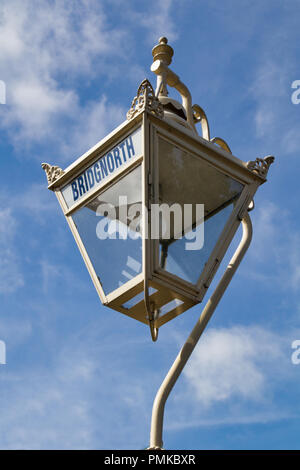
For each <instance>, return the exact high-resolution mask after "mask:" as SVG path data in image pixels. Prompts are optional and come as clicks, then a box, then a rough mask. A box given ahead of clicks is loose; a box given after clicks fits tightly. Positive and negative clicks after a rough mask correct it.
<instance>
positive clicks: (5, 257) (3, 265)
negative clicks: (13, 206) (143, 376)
mask: <svg viewBox="0 0 300 470" xmlns="http://www.w3.org/2000/svg"><path fill="white" fill-rule="evenodd" d="M16 229H17V222H16V220H15V218H14V216H13V215H12V212H11V210H10V208H2V209H1V208H0V292H1V293H4V294H10V293H12V292H15V291H16V290H17V289H18V288H19V287H22V286H23V285H24V279H23V275H22V274H21V271H20V267H19V262H18V258H17V256H16V253H15V246H14V242H15V233H16Z"/></svg>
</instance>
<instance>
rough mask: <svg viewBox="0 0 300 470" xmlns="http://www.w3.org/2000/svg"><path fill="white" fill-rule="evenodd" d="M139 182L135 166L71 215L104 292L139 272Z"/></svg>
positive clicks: (140, 251)
mask: <svg viewBox="0 0 300 470" xmlns="http://www.w3.org/2000/svg"><path fill="white" fill-rule="evenodd" d="M141 184H142V183H141V166H138V167H137V168H135V169H134V170H132V171H131V172H130V173H128V174H127V175H126V176H124V177H123V178H122V179H120V180H119V181H118V182H117V183H115V184H114V185H113V186H111V187H110V188H109V189H107V190H106V191H104V192H103V193H101V194H100V195H98V196H97V197H96V198H94V199H93V200H92V201H90V202H89V203H88V204H87V205H86V206H84V207H83V208H81V209H79V210H78V211H76V212H75V213H74V214H73V216H72V218H73V221H74V223H75V225H76V227H77V230H78V233H79V235H80V237H81V240H82V242H83V244H84V246H85V249H86V251H87V254H88V256H89V258H90V260H91V262H92V264H93V267H94V270H95V272H96V274H97V276H98V279H99V281H100V282H101V285H102V288H103V290H104V292H105V293H106V294H108V293H110V292H112V291H113V290H115V289H117V288H118V287H120V286H122V285H123V284H125V283H126V282H128V281H129V280H130V279H132V278H134V277H135V276H137V275H138V274H140V273H141V272H142V238H141V230H140V217H139V216H140V214H141V210H142V209H141V208H142V201H141V200H142V187H141ZM136 221H138V223H137V222H136Z"/></svg>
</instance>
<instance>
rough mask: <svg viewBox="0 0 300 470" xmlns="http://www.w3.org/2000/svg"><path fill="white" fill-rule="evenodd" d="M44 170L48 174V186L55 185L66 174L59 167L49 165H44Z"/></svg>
mask: <svg viewBox="0 0 300 470" xmlns="http://www.w3.org/2000/svg"><path fill="white" fill-rule="evenodd" d="M42 168H43V170H45V172H46V176H47V180H48V184H51V183H54V182H55V181H56V180H57V179H58V178H59V177H60V176H62V175H63V174H64V170H62V169H61V168H60V167H59V166H53V165H49V163H42Z"/></svg>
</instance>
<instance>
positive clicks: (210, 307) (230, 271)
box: [149, 212, 252, 449]
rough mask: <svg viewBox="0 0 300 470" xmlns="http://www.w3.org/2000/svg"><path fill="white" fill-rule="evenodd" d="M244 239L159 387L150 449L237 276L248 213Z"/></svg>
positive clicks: (247, 241)
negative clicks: (169, 402)
mask: <svg viewBox="0 0 300 470" xmlns="http://www.w3.org/2000/svg"><path fill="white" fill-rule="evenodd" d="M242 227H243V236H242V239H241V241H240V243H239V246H238V247H237V249H236V251H235V253H234V255H233V257H232V258H231V260H230V262H229V264H228V266H227V268H226V271H225V272H224V274H223V276H222V278H221V280H220V282H219V284H218V285H217V287H216V289H215V291H214V292H213V294H212V296H211V297H210V299H209V300H208V301H207V303H206V305H205V307H204V309H203V311H202V313H201V316H200V318H199V320H198V321H197V323H196V325H195V326H194V328H193V330H192V332H191V334H190V336H189V337H188V339H187V341H186V342H185V344H184V346H183V347H182V348H181V350H180V352H179V354H178V356H177V357H176V359H175V361H174V363H173V365H172V367H171V369H170V370H169V372H168V374H167V375H166V377H165V379H164V381H163V383H162V384H161V386H160V388H159V390H158V392H157V394H156V397H155V400H154V403H153V408H152V420H151V432H150V446H149V449H162V446H163V441H162V434H163V418H164V408H165V404H166V401H167V399H168V396H169V394H170V392H171V390H172V388H173V386H174V385H175V383H176V381H177V379H178V377H179V375H180V374H181V372H182V370H183V368H184V366H185V364H186V363H187V361H188V359H189V357H190V355H191V354H192V352H193V350H194V348H195V346H196V344H197V342H198V340H199V338H200V336H201V334H202V333H203V331H204V329H205V327H206V325H207V323H208V322H209V320H210V318H211V317H212V315H213V313H214V311H215V309H216V307H217V305H218V303H219V301H220V300H221V298H222V296H223V294H224V292H225V290H226V288H227V287H228V285H229V283H230V281H231V279H232V277H233V275H234V273H235V272H236V270H237V268H238V266H239V264H240V262H241V261H242V259H243V257H244V255H245V253H246V251H247V249H248V247H249V245H250V243H251V239H252V223H251V219H250V216H249V214H248V212H246V213H245V215H244V216H243V219H242Z"/></svg>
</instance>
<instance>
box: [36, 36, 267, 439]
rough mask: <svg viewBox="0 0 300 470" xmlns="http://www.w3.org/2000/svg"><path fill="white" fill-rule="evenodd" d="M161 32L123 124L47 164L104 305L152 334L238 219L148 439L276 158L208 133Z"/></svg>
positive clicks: (184, 298) (212, 264)
mask: <svg viewBox="0 0 300 470" xmlns="http://www.w3.org/2000/svg"><path fill="white" fill-rule="evenodd" d="M167 42H168V41H167V39H166V38H164V37H163V38H160V40H159V44H158V45H156V46H155V47H154V48H153V51H152V55H153V64H152V66H151V70H152V72H154V73H155V74H156V75H157V85H156V90H155V91H154V89H153V87H152V85H151V83H150V82H149V81H148V80H147V79H145V80H143V82H142V83H141V85H140V86H139V88H138V91H137V95H136V96H135V98H134V99H133V101H132V105H131V107H130V109H129V111H128V113H127V119H126V121H125V122H123V124H121V125H120V126H119V127H118V128H117V129H115V130H114V131H113V132H112V133H111V134H109V135H108V136H107V137H105V138H104V139H103V140H101V141H100V142H99V143H97V144H96V145H95V146H94V147H92V148H91V149H90V150H89V151H88V152H86V153H85V154H84V155H83V156H81V157H80V158H78V159H77V160H76V161H75V162H74V163H72V164H71V165H70V166H69V167H67V168H66V169H65V170H62V169H60V168H59V167H57V166H52V165H49V164H47V163H43V164H42V166H43V168H44V170H45V171H46V174H47V178H48V184H49V186H48V187H49V189H51V190H52V191H54V192H55V194H56V196H57V198H58V200H59V203H60V205H61V208H62V210H63V213H64V215H65V217H66V219H67V222H68V224H69V226H70V229H71V231H72V233H73V235H74V238H75V240H76V242H77V245H78V247H79V250H80V252H81V254H82V257H83V259H84V261H85V264H86V266H87V269H88V271H89V273H90V276H91V278H92V280H93V283H94V285H95V288H96V290H97V292H98V294H99V297H100V299H101V301H102V303H103V304H104V305H106V306H107V307H110V308H112V309H114V310H117V311H119V312H121V313H123V314H125V315H127V316H129V317H131V318H134V319H136V320H138V321H140V322H142V323H144V324H146V325H149V327H150V332H151V337H152V339H153V341H156V340H157V337H158V330H159V328H160V327H161V326H162V325H163V324H165V323H166V322H168V321H170V320H171V319H173V318H174V317H176V316H178V315H180V314H181V313H183V312H184V311H185V310H187V309H189V308H190V307H192V306H193V305H195V304H197V303H199V302H201V301H202V300H203V298H204V296H205V293H206V291H207V289H208V287H209V285H210V283H211V281H212V279H213V277H214V275H215V273H216V271H217V269H218V267H219V266H220V263H221V261H222V259H223V257H224V255H225V253H226V251H227V249H228V247H229V244H230V242H231V241H232V239H233V237H234V234H235V233H236V230H237V228H238V227H239V225H240V223H241V222H242V225H243V239H242V242H241V244H240V246H239V248H238V250H237V251H236V254H235V256H234V258H233V260H232V263H231V264H230V266H229V267H228V268H227V270H226V272H225V273H224V275H223V277H222V279H221V281H220V283H219V285H218V287H217V288H216V290H215V292H214V294H213V296H212V297H211V299H210V301H209V302H208V304H207V306H206V307H205V309H204V311H203V314H202V316H201V318H202V320H201V321H200V324H199V325H198V326H197V325H196V327H195V328H196V331H195V332H194V334H193V337H192V338H190V339H189V341H188V345H187V346H186V347H184V348H183V351H182V352H181V353H180V358H179V363H177V365H176V366H174V367H175V369H174V368H173V369H172V371H171V372H170V374H171V376H169V377H168V378H166V382H165V385H164V386H163V388H162V389H161V390H160V392H159V394H158V395H159V397H158V398H157V399H156V401H155V403H154V408H153V420H152V431H151V436H152V437H151V443H150V447H151V448H155V447H159V448H160V447H161V446H162V436H161V434H162V419H163V407H164V402H165V400H166V398H167V396H168V393H169V392H170V390H171V388H172V386H173V385H174V383H175V381H176V379H177V377H178V375H179V374H180V372H181V370H182V368H183V366H184V364H185V362H186V360H187V359H188V357H189V356H190V354H191V352H192V350H193V348H194V346H195V344H196V342H197V341H198V339H199V337H200V335H201V333H202V331H203V329H204V327H205V325H206V324H207V321H208V320H209V318H210V317H211V315H212V313H213V311H214V310H215V307H216V305H217V303H218V301H219V300H220V298H221V296H222V294H223V292H224V290H225V289H226V287H227V285H228V283H229V282H230V280H231V278H232V275H233V273H234V272H235V270H236V268H237V266H238V264H239V262H240V261H241V258H242V257H243V255H244V253H245V251H246V249H247V247H248V245H249V243H250V240H251V233H252V232H251V221H250V217H249V215H248V211H249V210H250V208H252V207H253V197H254V194H255V192H256V190H257V188H258V186H260V185H261V184H262V183H264V182H265V181H266V176H267V173H268V169H269V166H270V164H271V163H272V162H273V161H274V157H273V156H268V157H265V158H263V159H260V158H257V159H256V160H255V161H251V162H247V163H245V162H243V161H242V160H240V159H239V158H237V157H235V156H233V155H232V153H231V150H230V148H229V146H228V145H227V143H226V142H225V141H224V140H223V139H221V138H219V137H215V138H211V137H210V130H209V125H208V120H207V117H206V114H205V112H204V111H203V109H202V108H201V107H200V106H199V105H192V99H191V94H190V92H189V90H188V88H187V87H186V86H185V85H184V84H183V83H182V82H181V80H180V79H179V77H178V76H177V75H176V74H175V73H174V72H173V71H172V70H171V69H170V68H169V65H170V64H171V60H172V56H173V49H172V48H171V47H170V46H169V45H168V43H167ZM168 86H169V87H173V88H175V89H176V90H177V91H178V92H179V94H180V95H181V99H182V102H181V103H180V102H178V101H177V100H175V99H173V98H170V97H169V96H168V90H167V87H168ZM197 123H200V125H201V134H202V135H201V136H199V135H198V132H197V129H196V124H197ZM191 345H193V346H191ZM159 429H160V430H159Z"/></svg>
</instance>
